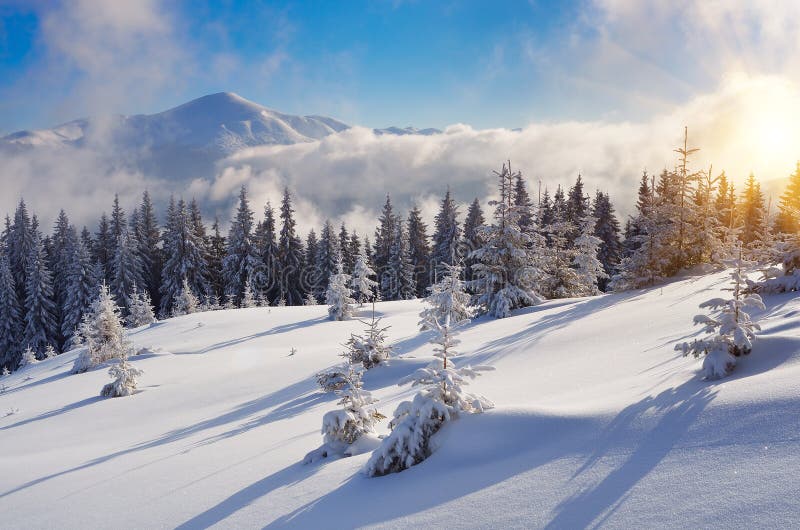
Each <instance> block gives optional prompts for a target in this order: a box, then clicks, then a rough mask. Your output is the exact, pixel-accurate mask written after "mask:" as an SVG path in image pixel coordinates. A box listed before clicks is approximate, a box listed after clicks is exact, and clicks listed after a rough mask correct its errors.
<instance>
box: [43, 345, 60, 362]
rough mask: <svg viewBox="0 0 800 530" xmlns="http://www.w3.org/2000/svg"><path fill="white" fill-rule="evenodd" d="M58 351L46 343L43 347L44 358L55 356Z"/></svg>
mask: <svg viewBox="0 0 800 530" xmlns="http://www.w3.org/2000/svg"><path fill="white" fill-rule="evenodd" d="M57 355H58V353H57V352H56V349H55V348H53V345H52V344H48V345H47V347H46V348H45V349H44V358H45V359H52V358H53V357H55V356H57Z"/></svg>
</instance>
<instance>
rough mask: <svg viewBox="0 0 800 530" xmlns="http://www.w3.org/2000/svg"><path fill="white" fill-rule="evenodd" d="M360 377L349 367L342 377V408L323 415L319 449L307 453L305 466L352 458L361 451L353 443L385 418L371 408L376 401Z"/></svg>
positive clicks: (340, 395) (338, 392) (340, 394)
mask: <svg viewBox="0 0 800 530" xmlns="http://www.w3.org/2000/svg"><path fill="white" fill-rule="evenodd" d="M361 375H362V372H361V370H358V369H357V368H356V367H355V366H354V365H353V364H349V365H348V371H347V373H346V374H343V379H344V384H343V386H342V387H341V388H340V389H338V390H336V394H337V395H338V396H339V398H340V399H339V405H341V406H342V408H341V409H338V410H332V411H329V412H326V413H325V415H324V416H323V417H322V435H323V439H322V446H321V447H319V448H317V449H315V450H314V451H311V452H310V453H308V454H307V455H306V456H305V458H304V459H303V463H304V464H309V463H311V462H314V461H316V460H319V459H320V458H327V457H328V456H334V455H338V456H352V455H353V454H357V453H359V452H361V451H362V450H363V449H361V448H360V447H355V446H354V444H356V442H358V441H359V439H360V438H361V437H362V436H364V435H365V434H371V433H374V427H375V424H376V423H377V422H378V421H380V420H382V419H383V418H385V416H384V415H383V414H381V413H380V412H378V411H377V409H376V408H375V407H374V403H375V402H376V401H377V400H376V399H374V398H373V397H372V395H371V394H370V393H369V392H367V391H366V390H364V389H363V384H362V383H361ZM373 441H374V440H373Z"/></svg>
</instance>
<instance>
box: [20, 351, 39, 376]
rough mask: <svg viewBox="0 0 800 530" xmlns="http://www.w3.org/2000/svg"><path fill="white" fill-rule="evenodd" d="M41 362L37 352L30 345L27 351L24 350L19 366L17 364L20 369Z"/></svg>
mask: <svg viewBox="0 0 800 530" xmlns="http://www.w3.org/2000/svg"><path fill="white" fill-rule="evenodd" d="M38 362H39V359H37V358H36V352H35V351H33V349H31V347H30V346H28V347H27V348H25V351H23V352H22V356H21V357H20V359H19V366H17V369H18V370H21V369H22V368H25V367H26V366H32V365H34V364H36V363H38Z"/></svg>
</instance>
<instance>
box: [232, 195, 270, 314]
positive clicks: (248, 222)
mask: <svg viewBox="0 0 800 530" xmlns="http://www.w3.org/2000/svg"><path fill="white" fill-rule="evenodd" d="M260 264H261V257H260V256H259V255H258V250H257V249H256V245H255V242H254V236H253V211H252V210H251V209H250V202H249V201H248V199H247V188H245V187H244V186H242V189H241V191H240V192H239V207H238V209H237V210H236V215H235V217H234V219H233V221H232V222H231V228H230V231H229V232H228V238H227V249H226V253H225V258H224V259H223V260H222V276H223V278H224V281H225V293H226V294H227V295H229V296H230V297H231V298H232V301H233V303H234V304H237V305H238V304H239V303H240V302H241V301H242V297H243V296H244V286H245V282H246V281H247V279H248V278H252V276H253V274H254V273H255V272H256V271H257V270H259V267H260V266H261V265H260Z"/></svg>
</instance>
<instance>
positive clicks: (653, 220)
mask: <svg viewBox="0 0 800 530" xmlns="http://www.w3.org/2000/svg"><path fill="white" fill-rule="evenodd" d="M677 151H678V153H679V156H680V158H679V161H678V162H679V163H678V166H677V167H676V169H674V170H673V171H666V170H665V171H664V172H662V173H661V175H660V176H659V178H658V179H657V180H656V179H654V178H652V177H650V176H648V175H647V174H646V173H645V175H643V177H642V179H641V183H640V186H639V199H638V202H637V213H636V215H634V216H633V217H631V218H630V219H629V220H628V221H627V223H626V225H625V229H624V232H622V230H621V228H620V224H619V221H618V219H617V217H616V215H615V212H614V206H613V204H612V201H611V199H610V197H609V196H608V194H606V193H603V192H601V191H597V192H596V193H595V194H594V195H593V196H591V197H590V196H589V195H588V194H587V193H586V190H585V189H584V182H583V180H582V178H581V177H580V176H578V178H577V180H576V182H575V183H574V185H573V186H572V187H570V188H569V189H568V190H564V189H562V188H561V187H558V188H557V189H556V190H555V192H554V193H553V194H552V195H551V194H550V192H549V190H547V189H545V190H544V192H543V193H542V194H541V196H539V197H537V198H536V201H535V202H534V200H532V198H531V196H530V193H529V191H528V187H527V183H526V181H525V179H524V177H523V175H522V173H521V172H519V171H516V172H514V171H512V170H511V166H510V163H509V164H508V165H504V166H503V168H502V170H501V171H499V172H497V173H496V176H497V178H498V195H499V197H500V198H499V200H498V201H495V202H492V203H490V205H491V206H492V207H493V208H494V211H493V212H492V215H491V216H488V217H489V219H488V220H487V215H485V214H484V211H483V208H482V206H481V204H480V201H478V199H475V200H474V201H472V203H471V204H469V205H468V206H467V207H466V211H465V212H462V208H463V206H462V205H459V204H458V203H457V202H456V201H455V200H454V199H453V198H452V196H451V193H450V191H449V190H448V191H447V192H446V194H445V196H444V197H443V199H442V201H441V204H440V208H439V212H438V214H437V215H436V217H435V220H434V225H433V227H428V226H427V225H426V223H425V222H424V221H423V219H422V215H421V212H420V210H419V208H417V207H413V208H412V209H411V210H410V211H409V212H408V213H407V214H404V213H402V212H398V211H396V208H395V207H394V205H393V204H392V202H391V199H390V197H389V196H388V195H387V198H386V202H385V204H384V205H383V208H382V211H381V214H380V217H379V219H378V223H377V228H376V230H375V232H374V234H373V239H372V241H370V239H369V238H368V237H362V235H359V234H357V233H356V232H355V231H353V230H349V229H348V228H347V227H346V226H344V225H341V226H338V227H337V226H334V225H333V224H332V223H331V222H326V223H325V225H324V226H323V227H321V229H320V230H319V232H318V233H317V231H315V230H312V231H310V232H309V233H308V234H307V235H306V237H305V238H304V239H301V237H300V235H299V234H298V233H297V229H296V221H295V216H294V209H293V207H292V197H291V195H290V193H289V190H288V189H287V190H285V191H284V195H283V199H282V201H281V204H280V206H279V208H277V209H276V208H274V207H273V206H272V205H270V204H267V205H265V207H264V213H263V218H262V220H260V221H258V222H256V216H255V213H254V211H253V209H252V207H251V205H250V202H249V200H248V196H247V190H246V188H244V187H243V188H242V189H241V192H240V194H239V203H238V208H237V210H236V212H235V215H234V217H233V219H232V221H231V223H230V228H229V230H228V232H227V234H225V235H223V234H222V233H221V231H220V223H219V221H218V220H217V219H215V220H214V222H213V223H212V224H211V226H210V227H209V226H208V225H207V224H206V222H205V221H204V220H203V218H202V216H201V213H200V208H199V206H198V204H197V203H196V202H195V201H194V200H192V201H190V202H188V203H187V202H185V201H184V200H183V199H178V200H176V199H175V198H170V200H169V204H168V207H167V210H166V212H165V216H164V219H163V226H162V225H161V224H160V223H159V216H158V215H157V213H156V211H155V208H154V206H153V203H152V200H151V197H150V196H149V194H148V193H147V192H145V193H144V194H143V196H142V200H141V204H140V205H139V206H138V207H136V208H135V209H134V210H133V211H132V212H130V214H128V213H127V212H125V211H124V210H123V209H122V207H121V206H120V204H119V200H118V199H116V198H115V200H114V203H113V205H112V208H111V214H110V216H108V215H106V214H103V215H102V216H101V218H100V220H99V222H98V224H97V228H96V229H95V231H94V232H93V233H92V232H90V230H89V229H88V228H86V227H84V228H83V229H81V230H80V231H79V230H78V229H77V227H75V226H74V225H73V224H71V223H70V221H69V219H68V217H67V214H66V213H65V212H64V211H61V212H60V213H59V215H58V218H57V220H56V222H55V225H54V227H53V230H52V233H51V234H50V235H44V234H43V231H42V229H41V227H40V226H39V222H38V220H37V218H36V216H35V215H31V213H30V212H29V211H28V209H27V207H26V205H25V202H24V201H20V203H19V206H18V207H17V209H16V212H15V213H14V216H13V219H12V218H9V217H6V221H5V228H4V230H3V232H2V236H0V366H2V367H3V368H6V369H10V370H13V369H15V368H16V367H17V366H18V364H19V360H20V357H21V355H22V352H23V351H24V350H25V349H27V348H31V349H32V350H33V351H34V352H35V353H36V355H37V356H38V357H39V358H42V357H44V356H45V352H46V351H48V347H50V348H52V349H53V350H55V351H64V350H65V349H68V348H69V347H70V345H71V339H72V337H73V334H74V332H75V330H76V329H77V328H78V326H79V324H80V322H81V319H82V318H83V315H84V314H85V313H86V312H87V310H88V308H89V306H90V304H91V303H92V301H93V300H94V298H95V297H96V296H97V293H98V292H99V286H100V285H101V284H103V283H105V284H106V285H107V286H108V287H109V289H110V291H111V293H112V294H113V296H114V297H115V299H116V300H117V302H118V304H119V305H120V307H121V308H122V311H123V314H124V313H127V312H128V311H129V310H130V306H131V303H132V301H136V300H139V299H140V296H139V295H140V293H141V295H142V297H146V298H149V300H151V301H152V304H153V305H154V306H155V307H156V309H157V311H158V313H159V314H160V315H161V316H162V317H167V316H171V315H173V314H176V313H177V314H179V313H182V312H186V307H187V299H189V300H199V302H198V305H199V306H200V308H201V309H205V310H211V309H218V308H222V307H226V308H233V307H243V306H252V305H301V304H311V303H316V302H322V301H324V299H325V295H326V292H327V290H328V284H329V281H330V279H331V277H332V276H334V275H336V274H337V273H338V272H339V269H340V267H341V271H342V272H343V273H345V274H350V275H354V276H363V271H364V270H368V269H370V268H371V270H374V271H375V272H376V278H375V279H376V281H377V286H376V287H375V289H374V291H375V292H374V296H375V297H376V298H378V299H380V300H399V299H411V298H416V297H422V296H425V295H426V294H427V291H428V288H429V287H430V286H431V285H432V284H434V283H435V282H436V281H437V278H438V277H439V276H440V275H441V274H442V271H443V270H444V268H445V267H446V266H447V265H453V264H462V265H463V266H464V271H465V272H464V276H465V278H464V279H465V280H466V282H467V285H468V286H469V290H470V292H471V293H472V294H473V295H474V299H473V302H474V303H475V304H476V305H477V306H479V307H480V308H482V310H484V311H486V312H489V313H491V314H493V315H495V316H497V317H503V316H506V315H507V314H508V313H509V311H511V310H512V309H514V308H516V307H522V306H526V305H531V304H533V303H536V302H537V301H538V300H541V299H543V298H559V297H568V296H589V295H594V294H597V293H598V292H599V291H604V290H608V289H611V288H613V289H617V290H619V289H626V288H635V287H641V286H644V285H648V284H652V283H653V282H655V281H657V280H658V279H660V278H664V277H668V276H671V275H672V274H674V273H675V272H677V271H678V270H680V269H682V268H685V267H689V266H692V265H696V264H700V263H719V262H721V260H723V259H725V257H726V256H728V255H730V253H731V252H733V249H734V248H735V247H736V245H737V243H739V242H741V243H743V244H744V245H745V247H746V248H747V249H748V252H752V253H757V254H759V256H758V259H759V261H762V262H770V261H775V259H776V256H775V253H776V252H777V251H776V249H777V248H779V247H778V245H777V243H778V242H781V241H784V242H785V241H786V240H787V238H786V236H785V234H796V233H797V230H798V210H800V166H798V171H796V172H795V174H794V175H792V178H791V182H790V185H789V188H788V189H787V191H786V193H785V194H784V195H783V196H782V198H781V202H780V205H779V214H778V215H777V216H773V215H771V214H770V212H769V211H768V209H767V208H766V207H765V205H764V198H763V194H762V193H761V191H760V187H759V184H758V182H757V181H756V180H755V178H753V177H752V176H751V178H750V179H748V182H747V184H746V186H745V189H744V190H743V192H742V193H736V191H735V190H734V188H733V185H732V184H731V183H730V182H729V181H728V179H727V177H726V176H725V174H724V172H723V173H720V174H717V175H716V176H714V173H713V171H712V169H711V168H709V169H708V170H707V171H705V170H704V171H693V170H692V169H691V165H690V158H691V155H692V154H693V153H694V151H695V150H692V149H688V147H687V146H686V145H684V146H683V147H681V148H679V149H677ZM462 216H463V221H462V220H461V218H462ZM359 258H360V259H359ZM359 264H360V267H361V271H360V272H356V271H355V270H354V269H356V268H357V266H359ZM364 264H368V266H367V267H364ZM354 272H356V274H353V273H354Z"/></svg>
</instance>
